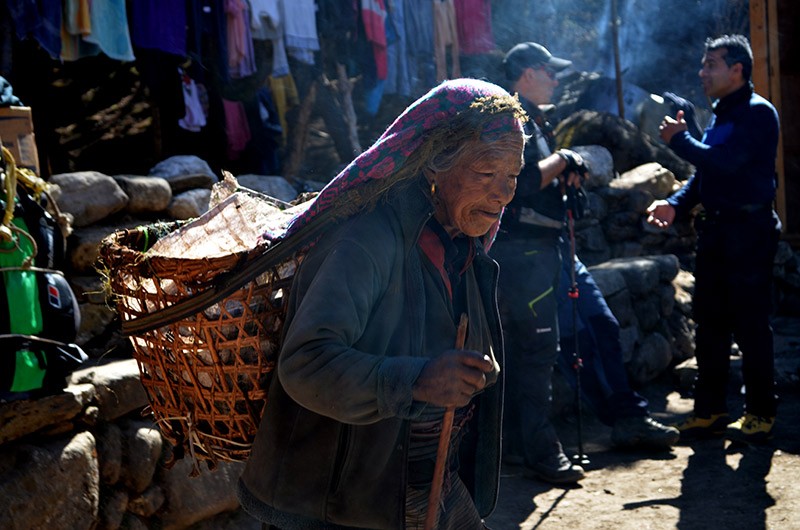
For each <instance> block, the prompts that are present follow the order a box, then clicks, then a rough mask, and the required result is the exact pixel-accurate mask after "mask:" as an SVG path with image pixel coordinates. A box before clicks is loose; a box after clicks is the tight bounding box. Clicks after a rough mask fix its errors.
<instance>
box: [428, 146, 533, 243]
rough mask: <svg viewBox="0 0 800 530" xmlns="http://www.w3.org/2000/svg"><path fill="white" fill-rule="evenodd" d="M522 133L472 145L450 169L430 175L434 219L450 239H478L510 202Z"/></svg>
mask: <svg viewBox="0 0 800 530" xmlns="http://www.w3.org/2000/svg"><path fill="white" fill-rule="evenodd" d="M522 147H523V139H522V135H521V134H509V135H504V136H503V137H501V138H500V139H499V140H497V141H495V142H493V143H488V144H487V143H484V142H478V141H475V142H474V149H473V148H469V149H466V150H465V151H464V153H465V154H464V155H463V156H462V157H461V158H460V159H459V160H457V161H456V163H455V165H454V166H453V168H452V169H449V170H447V171H440V172H438V173H435V174H433V179H434V180H435V182H436V196H435V197H434V205H435V214H434V215H435V216H436V219H437V220H438V221H439V222H440V223H441V224H442V226H443V227H444V228H445V230H447V233H448V234H449V235H450V237H455V236H457V235H459V234H465V235H467V236H470V237H480V236H482V235H484V234H486V233H487V232H488V231H489V229H490V228H491V226H492V224H493V223H495V222H496V221H497V220H498V219H500V215H501V214H502V213H503V208H505V206H506V205H507V204H508V203H509V202H511V199H512V198H513V197H514V190H515V189H516V188H517V175H519V172H520V170H522Z"/></svg>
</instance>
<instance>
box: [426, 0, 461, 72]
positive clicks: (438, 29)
mask: <svg viewBox="0 0 800 530" xmlns="http://www.w3.org/2000/svg"><path fill="white" fill-rule="evenodd" d="M433 47H434V50H433V55H434V60H435V61H436V81H438V82H441V81H444V80H445V79H448V78H453V79H455V78H457V77H461V65H460V63H459V60H458V53H459V50H458V29H457V27H456V7H455V4H453V0H433ZM448 47H449V48H450V68H449V74H448V68H447V48H448Z"/></svg>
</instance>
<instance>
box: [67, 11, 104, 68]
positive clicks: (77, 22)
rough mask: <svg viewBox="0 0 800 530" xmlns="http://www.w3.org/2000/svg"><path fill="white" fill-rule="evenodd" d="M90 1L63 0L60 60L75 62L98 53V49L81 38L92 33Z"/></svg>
mask: <svg viewBox="0 0 800 530" xmlns="http://www.w3.org/2000/svg"><path fill="white" fill-rule="evenodd" d="M91 17H92V14H91V0H64V13H63V15H62V19H61V60H62V61H77V60H78V59H80V58H81V57H91V56H94V55H98V54H99V53H100V47H99V46H97V45H96V44H92V43H90V42H86V41H85V40H84V39H83V38H84V37H86V36H87V35H89V34H91V33H92V18H91Z"/></svg>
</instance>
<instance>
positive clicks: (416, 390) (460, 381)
mask: <svg viewBox="0 0 800 530" xmlns="http://www.w3.org/2000/svg"><path fill="white" fill-rule="evenodd" d="M493 369H494V365H493V364H492V361H491V359H490V357H489V356H488V355H483V354H482V353H478V352H476V351H473V350H448V351H446V352H444V353H443V354H442V355H440V356H439V357H436V358H435V359H431V360H430V361H428V363H427V364H426V365H425V368H423V369H422V372H421V373H420V374H419V377H418V378H417V380H416V382H415V383H414V387H413V388H412V396H413V397H414V399H415V400H416V401H425V402H427V403H430V404H432V405H436V406H439V407H463V406H465V405H466V404H468V403H469V401H470V399H472V396H473V395H474V394H475V393H476V392H478V391H480V390H483V388H484V387H485V386H486V374H487V373H489V372H491V371H492V370H493Z"/></svg>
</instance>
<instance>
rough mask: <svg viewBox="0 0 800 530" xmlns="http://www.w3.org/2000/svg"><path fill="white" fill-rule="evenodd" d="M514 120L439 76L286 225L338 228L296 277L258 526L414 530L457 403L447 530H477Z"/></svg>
mask: <svg viewBox="0 0 800 530" xmlns="http://www.w3.org/2000/svg"><path fill="white" fill-rule="evenodd" d="M522 119H524V113H523V112H522V110H521V107H520V106H519V103H518V102H517V100H516V99H514V98H512V97H511V96H509V94H508V93H507V92H505V91H504V90H502V89H501V88H499V87H497V86H495V85H492V84H490V83H486V82H482V81H477V80H467V79H460V80H455V81H448V82H444V83H443V84H441V85H439V86H438V87H436V88H434V89H432V90H431V91H430V92H429V93H428V94H426V95H425V96H423V97H422V98H420V99H419V100H418V101H416V102H415V103H414V104H412V105H411V106H410V107H409V108H408V109H406V110H405V111H404V112H403V113H402V114H401V115H400V116H399V117H398V118H397V119H396V120H395V122H394V123H393V124H392V125H391V126H390V127H389V128H388V129H387V131H386V132H385V133H384V134H383V135H382V136H381V138H380V139H378V141H377V142H376V143H375V144H374V145H373V146H372V147H370V149H368V150H367V151H366V152H364V153H363V154H362V155H360V156H359V157H358V158H357V159H356V160H355V161H354V162H353V163H351V164H350V165H349V166H348V167H347V168H346V169H345V170H344V171H343V172H342V173H341V174H340V175H339V176H337V177H336V178H335V179H334V180H333V181H332V182H331V183H330V184H329V185H328V186H327V187H326V188H325V189H324V190H323V191H322V193H321V194H320V195H319V196H318V197H317V198H316V199H315V201H314V203H313V204H312V205H311V206H310V208H309V209H308V210H307V211H306V212H305V213H304V214H303V215H302V216H300V217H299V218H297V219H295V220H294V221H293V223H292V224H291V225H290V227H289V230H288V233H287V235H286V240H287V241H291V240H292V238H293V237H295V235H299V234H300V233H302V232H303V230H304V228H305V227H306V226H310V225H312V224H313V223H315V221H316V220H318V219H319V218H322V217H324V216H326V215H327V216H328V217H329V220H330V219H335V222H329V223H328V224H327V228H326V230H325V232H324V235H323V237H318V238H317V239H316V242H315V243H314V245H313V246H312V247H311V248H310V250H309V251H308V253H307V254H306V256H305V258H304V261H303V263H302V265H301V266H300V268H299V269H298V271H297V273H296V275H295V278H294V284H293V287H292V291H291V297H290V300H289V311H288V315H287V321H286V324H285V328H284V341H283V347H282V350H281V352H280V357H279V361H278V368H277V378H274V379H273V381H272V383H271V387H270V389H269V401H268V405H267V407H266V409H265V413H264V419H263V421H262V422H261V428H260V431H259V433H258V435H257V437H256V440H255V443H254V446H253V449H252V452H251V456H250V458H249V461H248V463H247V466H246V469H245V471H244V473H243V475H242V477H241V480H240V483H239V498H240V501H241V503H242V506H243V507H244V508H245V509H246V510H247V511H248V512H249V513H251V514H252V515H253V516H255V517H256V518H258V519H259V520H261V521H264V522H266V523H269V524H270V525H273V527H274V528H281V529H294V528H304V529H305V528H353V527H355V528H392V529H400V528H422V525H423V522H424V520H425V516H426V512H427V509H426V508H427V501H428V496H429V494H430V491H431V483H432V477H433V474H434V467H435V460H436V453H437V444H438V438H439V435H440V431H441V430H442V418H443V415H444V412H445V409H446V408H448V407H452V408H454V409H455V414H454V418H455V420H454V422H453V427H452V434H451V438H450V451H449V452H448V455H449V456H448V460H447V464H446V466H445V472H444V473H445V475H444V481H443V482H444V488H443V491H442V493H441V503H440V505H439V506H440V508H439V510H438V512H439V515H438V525H437V528H454V529H455V528H458V529H460V530H463V529H473V528H476V529H482V528H483V523H482V517H485V516H487V515H488V514H489V513H490V512H491V510H492V509H493V508H494V504H495V500H496V497H497V490H498V477H499V462H500V447H499V446H500V419H501V412H500V411H501V400H502V385H501V384H500V382H501V380H500V379H498V374H499V370H500V366H501V365H502V351H501V339H500V337H501V330H500V323H499V316H498V312H497V307H496V301H495V285H496V282H497V272H498V270H497V269H498V267H497V264H496V263H495V262H494V261H493V260H492V259H490V258H489V257H488V256H487V255H486V246H487V245H488V244H489V243H490V242H491V239H492V237H493V235H494V233H495V232H496V229H497V225H498V222H499V219H500V215H501V214H502V212H503V208H504V207H505V205H506V204H508V202H509V201H510V200H511V198H512V196H513V195H514V190H515V187H516V177H517V174H518V173H519V172H520V170H521V167H522V149H523V143H524V135H523V132H522ZM462 314H466V315H467V317H468V318H467V320H468V323H469V324H468V333H467V335H466V344H465V346H464V348H463V349H456V348H454V345H455V343H456V335H457V323H458V322H459V317H460V315H462Z"/></svg>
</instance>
